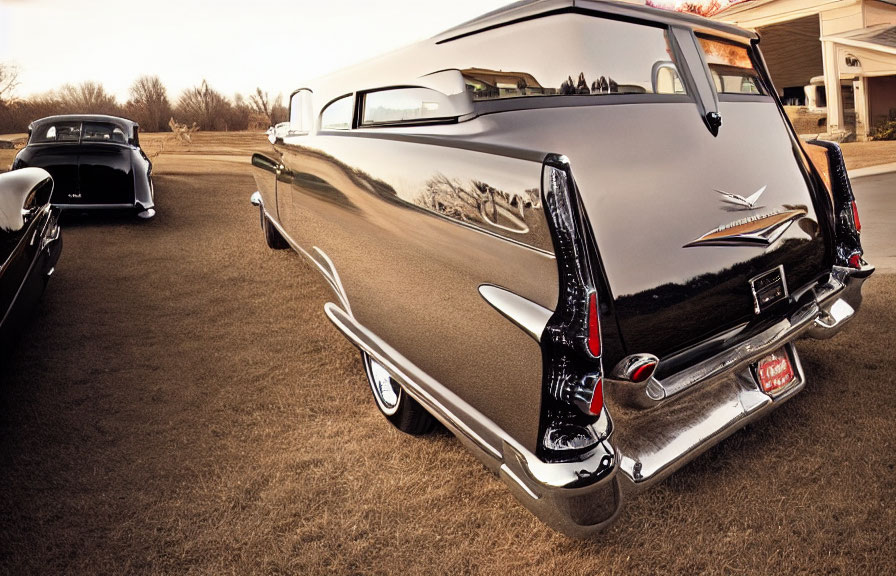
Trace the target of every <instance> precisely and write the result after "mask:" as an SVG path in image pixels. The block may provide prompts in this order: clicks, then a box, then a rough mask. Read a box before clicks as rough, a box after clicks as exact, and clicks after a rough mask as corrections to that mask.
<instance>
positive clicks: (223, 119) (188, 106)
mask: <svg viewBox="0 0 896 576" xmlns="http://www.w3.org/2000/svg"><path fill="white" fill-rule="evenodd" d="M230 108H231V106H230V102H228V101H227V98H225V97H224V96H223V95H221V93H220V92H218V91H216V90H214V89H212V88H210V87H209V85H208V82H206V81H205V80H203V81H202V84H200V85H199V86H196V87H194V88H188V89H186V90H184V91H183V92H182V93H181V95H180V97H179V98H178V99H177V109H176V112H177V116H178V117H179V118H180V119H181V120H183V121H185V122H195V123H196V124H198V125H199V127H200V128H201V129H202V130H227V128H228V125H227V116H228V114H229V112H230Z"/></svg>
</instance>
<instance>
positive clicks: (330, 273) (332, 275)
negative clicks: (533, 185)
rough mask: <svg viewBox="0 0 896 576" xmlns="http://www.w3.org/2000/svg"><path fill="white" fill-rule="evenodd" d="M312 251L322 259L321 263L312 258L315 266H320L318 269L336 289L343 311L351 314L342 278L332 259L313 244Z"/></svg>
mask: <svg viewBox="0 0 896 576" xmlns="http://www.w3.org/2000/svg"><path fill="white" fill-rule="evenodd" d="M313 248H314V251H315V252H317V253H318V254H319V255H320V257H321V258H323V260H324V264H326V267H324V265H323V264H321V263H320V262H318V261H317V259H314V263H315V264H317V267H318V268H320V271H321V272H322V273H323V274H324V276H325V277H326V278H327V280H328V281H329V282H330V285H331V286H332V287H333V290H335V291H336V295H337V296H338V297H339V302H340V303H341V304H342V307H343V308H345V311H346V312H348V314H349V316H351V315H352V307H351V305H350V304H349V303H348V294H346V292H345V287H344V286H343V285H342V279H341V278H340V277H339V272H337V271H336V266H334V265H333V261H332V260H330V257H329V256H327V254H326V253H325V252H324V251H323V250H321V249H320V248H318V247H317V246H314V247H313Z"/></svg>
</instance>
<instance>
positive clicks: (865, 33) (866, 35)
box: [837, 24, 896, 48]
mask: <svg viewBox="0 0 896 576" xmlns="http://www.w3.org/2000/svg"><path fill="white" fill-rule="evenodd" d="M837 37H840V38H848V39H850V40H854V41H856V42H867V43H869V44H877V45H879V46H887V47H889V48H896V26H889V25H886V24H884V25H882V26H871V27H869V28H863V29H861V30H856V31H855V32H847V33H844V34H838V35H837Z"/></svg>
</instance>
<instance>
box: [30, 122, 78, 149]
mask: <svg viewBox="0 0 896 576" xmlns="http://www.w3.org/2000/svg"><path fill="white" fill-rule="evenodd" d="M80 139H81V123H80V122H54V123H52V124H44V125H42V126H40V127H38V128H36V129H35V130H34V133H33V134H32V135H31V143H32V144H43V143H47V142H78V141H79V140H80Z"/></svg>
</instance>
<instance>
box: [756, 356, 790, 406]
mask: <svg viewBox="0 0 896 576" xmlns="http://www.w3.org/2000/svg"><path fill="white" fill-rule="evenodd" d="M756 376H757V378H758V380H759V385H760V386H762V391H763V392H765V393H766V394H768V395H770V396H777V395H778V394H781V393H782V392H784V390H786V389H787V387H788V386H790V385H791V384H793V383H794V382H796V374H795V373H794V371H793V365H792V364H791V363H790V356H789V355H788V354H787V351H786V350H785V349H784V348H781V349H780V350H777V351H775V352H772V353H771V354H769V355H768V356H766V357H765V358H763V359H762V360H760V361H759V362H757V363H756Z"/></svg>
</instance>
